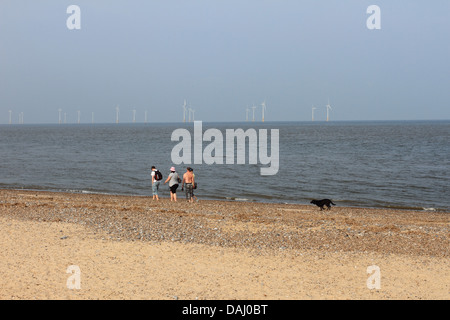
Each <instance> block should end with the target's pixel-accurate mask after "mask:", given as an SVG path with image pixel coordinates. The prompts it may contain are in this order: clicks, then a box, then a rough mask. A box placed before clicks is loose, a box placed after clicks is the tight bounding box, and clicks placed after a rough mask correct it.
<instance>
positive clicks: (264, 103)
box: [261, 100, 266, 122]
mask: <svg viewBox="0 0 450 320" xmlns="http://www.w3.org/2000/svg"><path fill="white" fill-rule="evenodd" d="M261 106H262V122H264V111H266V100H264V101H263V103H261Z"/></svg>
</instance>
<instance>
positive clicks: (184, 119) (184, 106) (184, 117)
mask: <svg viewBox="0 0 450 320" xmlns="http://www.w3.org/2000/svg"><path fill="white" fill-rule="evenodd" d="M182 108H183V122H186V111H187V108H186V99H184V104H183V107H182Z"/></svg>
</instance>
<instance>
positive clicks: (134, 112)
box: [133, 109, 136, 123]
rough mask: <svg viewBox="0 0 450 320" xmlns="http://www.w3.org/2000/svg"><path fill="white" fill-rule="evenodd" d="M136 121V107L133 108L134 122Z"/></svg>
mask: <svg viewBox="0 0 450 320" xmlns="http://www.w3.org/2000/svg"><path fill="white" fill-rule="evenodd" d="M135 122H136V109H133V123H135Z"/></svg>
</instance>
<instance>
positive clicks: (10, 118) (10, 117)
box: [9, 110, 12, 124]
mask: <svg viewBox="0 0 450 320" xmlns="http://www.w3.org/2000/svg"><path fill="white" fill-rule="evenodd" d="M11 123H12V110H9V124H11Z"/></svg>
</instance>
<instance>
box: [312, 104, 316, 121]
mask: <svg viewBox="0 0 450 320" xmlns="http://www.w3.org/2000/svg"><path fill="white" fill-rule="evenodd" d="M316 109H317V108H316V107H314V105H313V106H312V119H311V120H312V121H314V110H316Z"/></svg>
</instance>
